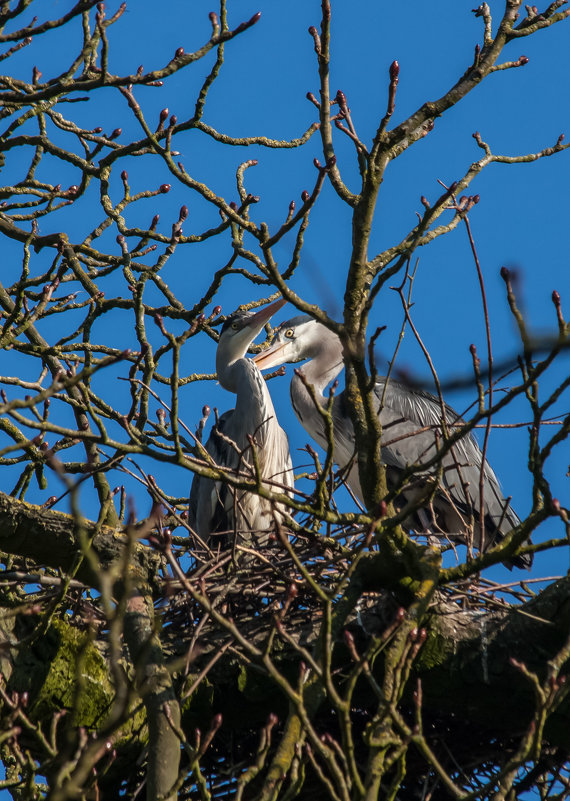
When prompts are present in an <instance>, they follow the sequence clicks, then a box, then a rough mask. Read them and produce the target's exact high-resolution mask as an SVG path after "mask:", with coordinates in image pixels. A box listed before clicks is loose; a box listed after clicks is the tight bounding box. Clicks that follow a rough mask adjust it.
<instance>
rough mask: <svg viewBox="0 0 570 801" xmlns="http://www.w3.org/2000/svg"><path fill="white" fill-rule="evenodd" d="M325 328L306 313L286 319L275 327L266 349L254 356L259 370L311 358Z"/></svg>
mask: <svg viewBox="0 0 570 801" xmlns="http://www.w3.org/2000/svg"><path fill="white" fill-rule="evenodd" d="M326 331H327V329H325V328H324V326H322V325H321V324H320V323H318V322H317V321H316V320H313V318H312V317H309V316H308V315H306V314H302V315H299V316H298V317H293V318H292V319H291V320H286V321H285V322H284V323H281V325H280V326H279V327H278V328H277V330H276V331H275V336H274V338H273V342H272V343H271V345H270V346H269V348H268V349H267V350H264V351H262V352H261V353H258V354H257V356H254V358H253V361H254V362H255V364H256V365H257V366H258V367H259V369H260V370H266V369H267V368H269V367H277V366H278V365H280V364H286V363H289V364H291V363H293V364H294V363H295V362H302V361H304V360H305V359H310V358H312V357H313V356H314V355H315V353H316V352H317V351H318V349H319V347H320V343H321V342H322V338H323V336H325V335H326Z"/></svg>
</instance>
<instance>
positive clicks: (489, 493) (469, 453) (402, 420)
mask: <svg viewBox="0 0 570 801" xmlns="http://www.w3.org/2000/svg"><path fill="white" fill-rule="evenodd" d="M375 394H376V397H377V398H378V403H379V408H380V421H381V423H382V438H383V441H384V442H385V443H386V444H385V445H384V446H383V448H382V453H383V456H384V454H385V461H386V463H387V464H388V465H393V466H395V467H398V466H399V467H405V466H408V465H412V464H420V465H421V464H422V463H425V462H427V461H428V460H430V459H432V458H433V456H434V455H435V454H436V452H437V449H438V448H439V447H441V446H442V445H443V442H444V440H443V433H442V425H441V424H442V416H443V415H445V421H446V423H447V425H448V427H449V430H450V431H451V432H453V431H456V430H457V427H458V426H462V425H464V424H465V421H464V420H462V418H461V417H460V416H459V415H458V414H457V413H456V412H455V411H454V410H453V409H452V408H451V407H450V406H448V405H447V404H444V405H443V409H442V405H441V403H440V401H439V399H438V398H436V397H434V396H433V395H431V394H430V393H429V392H425V391H423V390H415V389H411V388H409V387H406V385H405V384H401V383H399V382H397V381H390V382H388V384H387V386H386V382H385V381H379V382H378V383H377V385H376V390H375ZM382 398H383V405H382ZM482 463H483V454H482V453H481V449H480V448H479V445H478V444H477V442H476V440H475V438H474V437H473V436H472V435H471V433H468V434H465V436H463V437H461V439H460V440H458V441H457V442H456V443H455V444H454V445H453V447H452V448H451V450H450V451H448V452H447V453H446V454H445V455H444V456H443V457H442V460H441V465H442V468H443V476H442V480H441V483H442V486H443V488H444V489H445V491H446V492H447V493H449V495H450V497H451V499H452V501H453V503H455V504H457V506H458V508H459V510H460V511H461V512H464V513H470V512H471V510H472V511H473V512H474V514H475V515H476V516H477V514H478V513H479V511H480V506H481V497H480V475H481V466H482ZM483 492H484V512H485V517H486V522H487V519H488V523H491V524H492V530H499V531H500V532H501V533H506V532H508V531H510V530H511V529H512V528H513V527H514V526H515V525H517V524H518V523H519V522H520V521H519V518H518V517H517V515H516V513H515V512H514V511H513V510H512V509H511V508H510V506H509V505H508V501H507V500H506V499H505V497H504V495H503V493H502V492H501V488H500V485H499V481H498V479H497V476H496V475H495V473H494V472H493V469H492V468H491V466H490V465H489V463H488V462H487V461H486V460H485V465H484V477H483Z"/></svg>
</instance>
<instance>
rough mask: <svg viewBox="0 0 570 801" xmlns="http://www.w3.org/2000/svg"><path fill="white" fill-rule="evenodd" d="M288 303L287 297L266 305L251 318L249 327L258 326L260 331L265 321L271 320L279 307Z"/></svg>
mask: <svg viewBox="0 0 570 801" xmlns="http://www.w3.org/2000/svg"><path fill="white" fill-rule="evenodd" d="M286 303H287V301H286V300H285V298H279V300H276V301H274V302H273V303H270V304H269V306H264V307H263V308H262V309H260V310H259V311H258V312H256V313H255V314H254V315H253V316H252V317H251V318H250V319H249V321H248V323H247V327H248V328H257V329H258V331H261V329H262V328H263V326H264V325H265V323H266V322H267V321H268V320H270V319H271V318H272V317H273V315H274V314H275V313H276V312H278V311H279V309H282V308H283V306H284V305H285V304H286Z"/></svg>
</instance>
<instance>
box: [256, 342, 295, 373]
mask: <svg viewBox="0 0 570 801" xmlns="http://www.w3.org/2000/svg"><path fill="white" fill-rule="evenodd" d="M287 344H288V343H282V342H280V343H278V344H277V343H276V344H275V345H271V347H269V348H267V350H263V351H261V353H258V354H257V356H254V357H253V358H252V362H254V364H256V365H257V366H258V367H259V369H260V370H267V369H268V368H269V367H277V366H278V365H280V364H283V363H284V362H286V361H287V357H286V356H285V353H284V351H285V348H286V347H287ZM284 356H285V358H283V357H284Z"/></svg>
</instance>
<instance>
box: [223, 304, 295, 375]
mask: <svg viewBox="0 0 570 801" xmlns="http://www.w3.org/2000/svg"><path fill="white" fill-rule="evenodd" d="M286 302H287V301H286V300H284V299H283V298H279V300H276V301H275V302H274V303H270V304H269V305H268V306H264V307H263V308H262V309H259V310H258V311H255V312H251V311H238V312H234V314H231V315H230V316H229V317H228V319H227V320H226V321H225V323H224V324H223V326H222V330H221V331H220V339H219V342H218V350H217V354H216V362H217V364H218V369H219V365H220V364H226V365H229V364H233V362H235V361H237V360H238V359H243V357H244V356H245V354H246V353H247V349H248V347H249V346H250V344H251V343H252V342H253V340H254V339H255V337H256V336H257V335H258V334H259V332H260V331H261V329H262V328H263V326H264V325H265V323H266V322H267V321H268V320H270V319H271V317H272V316H273V315H274V314H275V313H276V312H277V311H279V309H281V308H282V307H283V306H284V305H285V303H286Z"/></svg>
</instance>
